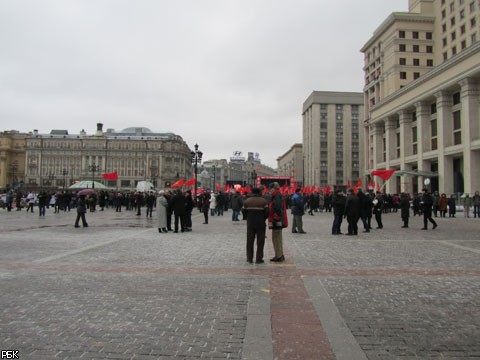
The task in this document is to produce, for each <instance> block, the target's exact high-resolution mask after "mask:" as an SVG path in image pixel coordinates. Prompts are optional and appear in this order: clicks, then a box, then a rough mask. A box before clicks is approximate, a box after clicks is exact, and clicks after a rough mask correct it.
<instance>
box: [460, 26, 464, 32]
mask: <svg viewBox="0 0 480 360" xmlns="http://www.w3.org/2000/svg"><path fill="white" fill-rule="evenodd" d="M460 34H465V25H462V26H460Z"/></svg>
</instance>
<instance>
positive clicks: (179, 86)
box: [0, 0, 408, 167]
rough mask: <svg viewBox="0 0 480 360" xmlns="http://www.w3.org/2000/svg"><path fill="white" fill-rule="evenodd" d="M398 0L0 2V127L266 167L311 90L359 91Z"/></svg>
mask: <svg viewBox="0 0 480 360" xmlns="http://www.w3.org/2000/svg"><path fill="white" fill-rule="evenodd" d="M407 10H408V0H331V1H326V0H295V1H287V0H170V1H167V0H0V118H1V126H0V130H2V131H3V130H19V131H22V132H28V131H32V130H33V129H38V130H39V132H40V133H49V132H50V131H51V130H52V129H66V130H68V131H69V133H70V134H78V133H79V132H80V131H81V130H82V129H85V131H86V132H87V133H88V134H93V133H94V132H95V130H96V123H97V122H101V123H103V124H104V129H107V128H113V129H115V130H117V131H120V130H122V129H124V128H127V127H133V126H136V127H138V126H140V127H147V128H149V129H151V130H152V131H153V132H173V133H175V134H178V135H180V136H182V137H183V139H184V140H185V141H186V142H187V144H188V146H189V147H190V148H193V146H194V145H195V143H198V144H199V147H200V150H202V151H203V153H204V159H205V160H209V159H220V158H229V157H230V156H231V154H232V153H233V151H235V150H240V151H243V152H244V153H245V154H246V153H247V152H249V151H251V152H258V153H259V154H260V158H261V159H262V162H263V163H265V164H267V165H270V166H272V167H276V159H277V157H278V156H280V155H283V154H284V153H285V152H286V151H287V150H288V149H289V148H290V147H291V146H292V145H293V144H295V143H301V142H302V115H301V112H302V104H303V102H304V101H305V100H306V98H307V97H308V96H309V95H310V94H311V92H312V91H314V90H318V91H354V92H361V91H362V88H363V72H362V66H363V56H362V54H361V53H360V48H361V47H362V46H363V45H364V44H365V43H366V42H367V41H368V39H369V38H370V37H371V36H372V34H373V31H374V30H375V29H376V28H377V27H378V26H379V25H380V24H381V22H382V21H383V20H384V19H385V18H386V17H387V16H388V15H389V14H390V13H392V12H394V11H407Z"/></svg>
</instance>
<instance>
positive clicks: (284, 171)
mask: <svg viewBox="0 0 480 360" xmlns="http://www.w3.org/2000/svg"><path fill="white" fill-rule="evenodd" d="M277 172H278V175H279V176H291V177H292V178H293V180H294V181H295V182H296V183H297V184H303V145H302V144H294V145H292V147H291V148H290V149H289V150H288V151H287V152H286V153H285V154H283V155H281V156H279V157H278V158H277Z"/></svg>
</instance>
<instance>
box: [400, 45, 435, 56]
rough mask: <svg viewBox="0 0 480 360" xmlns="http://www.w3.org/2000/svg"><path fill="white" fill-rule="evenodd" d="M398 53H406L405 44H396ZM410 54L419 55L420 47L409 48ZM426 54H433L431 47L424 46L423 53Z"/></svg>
mask: <svg viewBox="0 0 480 360" xmlns="http://www.w3.org/2000/svg"><path fill="white" fill-rule="evenodd" d="M398 51H399V52H407V45H406V44H398ZM411 52H414V53H419V52H420V45H417V44H414V45H412V46H411ZM424 52H426V53H427V54H433V46H431V45H426V46H425V51H424Z"/></svg>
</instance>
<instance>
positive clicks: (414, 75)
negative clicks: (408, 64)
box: [413, 72, 420, 80]
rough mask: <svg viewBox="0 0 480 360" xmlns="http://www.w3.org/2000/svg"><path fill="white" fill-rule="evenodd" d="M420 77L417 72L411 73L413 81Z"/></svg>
mask: <svg viewBox="0 0 480 360" xmlns="http://www.w3.org/2000/svg"><path fill="white" fill-rule="evenodd" d="M419 77H420V73H419V72H414V73H413V79H414V80H415V79H418V78H419Z"/></svg>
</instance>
